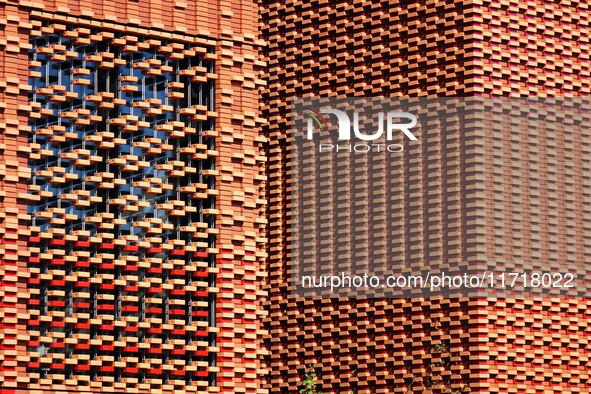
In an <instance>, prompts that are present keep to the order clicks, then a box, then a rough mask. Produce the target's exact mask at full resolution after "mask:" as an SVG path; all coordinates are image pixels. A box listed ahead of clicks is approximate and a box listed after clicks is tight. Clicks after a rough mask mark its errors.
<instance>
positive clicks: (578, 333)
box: [474, 1, 591, 393]
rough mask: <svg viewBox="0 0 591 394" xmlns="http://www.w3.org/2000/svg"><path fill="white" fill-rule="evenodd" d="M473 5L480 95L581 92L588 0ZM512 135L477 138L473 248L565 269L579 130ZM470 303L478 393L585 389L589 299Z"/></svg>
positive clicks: (577, 212)
mask: <svg viewBox="0 0 591 394" xmlns="http://www.w3.org/2000/svg"><path fill="white" fill-rule="evenodd" d="M474 10H475V17H476V18H475V19H474V21H475V22H476V23H478V24H479V26H480V27H481V28H480V29H479V33H478V36H477V37H478V40H476V41H475V43H474V51H475V52H476V53H478V54H479V60H478V62H476V63H474V66H475V70H474V91H475V92H477V94H482V95H485V96H491V95H509V96H588V95H589V93H590V92H591V71H590V70H591V57H590V54H589V38H588V37H589V32H590V30H591V9H590V5H589V4H588V3H587V2H584V1H574V2H568V3H547V2H541V1H534V2H520V1H501V2H492V1H482V2H476V3H474ZM583 113H584V114H585V115H587V114H586V112H585V111H584V112H583ZM560 115H561V114H556V116H557V118H560ZM571 121H572V119H564V122H565V123H567V124H568V123H569V122H571ZM569 129H570V128H567V129H566V130H569ZM585 133H587V134H585ZM516 137H517V136H512V135H510V133H507V132H506V131H500V130H499V132H498V133H496V134H495V136H494V138H491V136H489V138H488V139H487V140H486V141H484V144H483V147H482V150H483V160H484V163H486V165H487V166H488V167H487V168H486V174H487V177H486V187H485V191H486V195H485V197H484V204H485V206H487V207H488V208H487V210H486V211H485V215H484V217H483V218H484V220H485V222H484V226H483V236H484V237H485V240H484V242H483V244H482V248H481V249H480V251H479V253H480V254H481V255H482V256H483V258H484V259H486V261H497V260H499V261H501V262H503V263H505V264H508V263H517V264H518V263H519V261H521V260H525V259H527V260H529V261H545V260H552V261H557V262H560V263H561V264H562V265H563V266H564V267H565V269H568V267H570V266H572V264H571V263H572V261H573V260H574V259H577V261H579V262H580V261H584V262H587V261H588V260H589V251H590V249H589V248H590V241H589V231H590V228H589V214H590V212H589V208H588V203H587V201H588V200H589V195H588V190H589V179H588V177H587V175H586V174H588V167H589V163H588V161H587V159H586V157H588V155H589V146H588V141H589V135H588V131H587V130H583V135H579V133H571V132H569V131H565V132H564V133H553V134H545V135H544V134H542V135H524V136H519V139H517V138H516ZM532 146H537V147H538V149H533V148H532ZM509 149H512V150H513V152H517V151H519V152H521V153H520V155H519V157H515V156H514V154H511V153H510V152H509ZM528 152H529V153H528ZM518 170H519V171H518ZM509 179H514V180H513V181H512V182H513V184H512V185H511V187H510V188H509V187H505V188H504V190H503V191H502V192H501V191H499V190H498V189H497V187H498V186H497V185H498V184H499V182H503V183H504V184H506V185H509V182H510V181H509ZM516 182H519V187H516V185H515V183H516ZM493 185H494V186H493ZM509 190H511V192H509ZM538 199H539V200H538ZM499 228H503V229H505V232H504V233H503V234H502V235H501V234H498V233H497V230H496V229H499ZM586 277H587V278H588V275H587V276H586ZM479 309H480V311H479V312H478V314H479V317H478V318H477V319H476V321H477V322H478V324H479V327H486V330H485V332H483V335H479V336H478V339H477V346H478V347H477V348H478V352H479V355H480V356H481V362H480V363H479V365H478V371H475V376H474V378H475V385H477V387H478V388H479V390H480V391H482V392H493V393H494V392H516V391H518V390H519V391H522V392H527V391H534V390H537V391H542V390H544V391H545V392H552V393H558V392H560V393H567V392H571V393H586V392H589V391H590V390H591V379H590V365H589V357H590V356H591V353H590V351H591V346H589V343H590V341H591V332H590V331H589V326H590V323H589V322H590V319H591V304H590V302H589V300H588V299H559V298H553V299H540V298H536V299H501V300H497V299H489V300H481V301H479ZM480 330H482V328H481V329H480ZM476 382H477V383H476Z"/></svg>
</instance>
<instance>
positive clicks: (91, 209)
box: [28, 21, 218, 390]
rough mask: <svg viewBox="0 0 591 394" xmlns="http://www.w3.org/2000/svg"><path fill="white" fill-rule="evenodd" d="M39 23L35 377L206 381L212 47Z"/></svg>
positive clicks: (34, 119) (175, 384)
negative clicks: (36, 356) (36, 357)
mask: <svg viewBox="0 0 591 394" xmlns="http://www.w3.org/2000/svg"><path fill="white" fill-rule="evenodd" d="M33 24H34V26H35V27H37V29H34V30H33V31H32V33H31V36H32V38H31V43H32V46H33V48H32V50H31V54H30V66H31V71H30V76H31V82H30V84H31V85H32V93H31V96H30V97H31V105H32V111H31V114H30V125H31V129H32V130H31V133H30V138H29V142H30V143H29V147H30V148H31V154H30V161H29V163H30V166H31V167H32V169H33V174H32V178H31V182H30V185H29V190H30V194H31V196H30V198H29V200H30V205H29V212H30V214H31V216H32V225H31V227H30V229H31V237H30V239H29V241H30V243H29V247H30V252H31V254H30V257H29V263H30V264H29V268H30V270H29V272H30V273H31V278H30V279H29V284H30V287H29V289H30V293H31V299H30V301H29V310H30V313H31V315H32V318H31V320H29V322H28V325H29V328H30V332H29V333H30V335H31V342H30V343H29V347H30V351H31V352H32V353H31V354H32V355H34V354H35V353H38V354H39V358H38V359H34V360H33V361H32V362H31V365H30V368H31V369H30V374H29V377H30V378H32V379H38V381H37V382H34V383H33V384H32V385H31V387H34V386H35V385H36V384H38V385H39V386H40V387H45V388H47V389H48V390H50V389H52V388H53V389H55V388H56V387H57V386H56V385H54V384H53V382H55V381H61V382H63V384H64V385H65V386H68V385H75V386H80V385H83V386H86V385H88V386H90V387H101V389H103V390H105V389H108V387H113V388H114V389H122V388H125V387H127V386H131V387H133V388H136V387H138V388H140V389H151V390H159V389H162V388H165V389H171V388H174V389H177V390H188V389H190V388H191V387H192V388H193V389H194V390H195V389H197V388H198V387H207V386H208V385H209V383H210V382H214V381H215V368H213V363H214V360H215V349H214V347H215V331H213V330H212V329H211V326H212V325H213V319H214V316H213V315H212V309H211V306H210V302H212V300H213V294H212V289H211V288H210V286H211V284H212V283H213V281H214V280H215V279H214V276H213V274H214V273H215V272H216V271H215V268H214V262H215V257H214V256H215V250H214V246H215V215H216V212H217V211H216V209H215V196H216V195H217V191H216V190H215V177H216V175H217V170H216V169H215V157H216V156H217V155H218V152H217V151H216V150H215V141H214V137H215V131H214V130H215V123H214V121H215V118H216V117H217V114H216V112H215V111H214V83H213V81H214V80H215V78H216V75H215V73H214V71H215V69H214V63H213V59H214V54H213V48H212V47H210V46H207V44H206V43H203V44H202V45H199V44H197V43H194V42H190V43H182V42H169V41H161V40H157V39H150V38H149V37H145V36H142V37H138V36H135V35H122V34H114V33H112V32H106V31H97V30H95V29H89V28H82V27H75V26H71V25H65V24H61V25H60V24H55V23H39V22H37V21H35V22H34V23H33ZM97 383H98V384H100V386H98V385H97Z"/></svg>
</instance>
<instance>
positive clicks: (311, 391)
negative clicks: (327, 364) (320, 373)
mask: <svg viewBox="0 0 591 394" xmlns="http://www.w3.org/2000/svg"><path fill="white" fill-rule="evenodd" d="M317 385H318V377H317V376H316V371H315V370H314V368H313V367H312V366H311V365H308V367H307V368H306V372H305V373H304V379H303V380H302V384H301V385H300V394H322V393H321V392H320V391H317V389H316V386H317Z"/></svg>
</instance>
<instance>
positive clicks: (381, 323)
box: [262, 1, 591, 393]
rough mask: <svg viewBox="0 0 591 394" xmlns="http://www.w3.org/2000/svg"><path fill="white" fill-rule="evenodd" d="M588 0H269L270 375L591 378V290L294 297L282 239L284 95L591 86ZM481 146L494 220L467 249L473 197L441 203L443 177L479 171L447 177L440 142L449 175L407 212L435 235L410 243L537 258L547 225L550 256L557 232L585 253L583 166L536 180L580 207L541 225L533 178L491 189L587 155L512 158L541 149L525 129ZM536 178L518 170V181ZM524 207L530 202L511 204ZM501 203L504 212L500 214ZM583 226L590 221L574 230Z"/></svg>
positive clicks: (428, 251)
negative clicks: (449, 296)
mask: <svg viewBox="0 0 591 394" xmlns="http://www.w3.org/2000/svg"><path fill="white" fill-rule="evenodd" d="M588 7H589V6H588V5H587V4H584V3H583V2H572V3H568V4H564V3H561V4H548V3H543V2H533V3H532V2H522V1H503V2H489V1H485V2H453V3H452V2H443V1H427V2H418V1H409V2H403V3H392V2H376V1H353V2H336V3H335V2H330V3H329V2H323V1H316V2H300V1H290V2H287V3H285V2H276V1H265V2H264V3H263V12H262V15H263V20H264V21H265V25H264V26H263V30H264V33H265V35H266V36H267V38H268V41H269V47H268V48H267V50H266V52H265V53H266V56H267V61H268V65H269V68H268V74H267V75H268V82H269V89H268V91H267V92H266V94H265V96H264V103H265V106H266V107H265V111H266V114H267V117H268V119H269V128H268V133H269V138H270V141H269V166H268V169H269V184H270V187H269V203H270V208H269V219H270V220H271V222H270V226H269V236H270V245H269V250H270V258H269V262H270V272H269V283H270V287H269V291H270V297H269V303H268V308H269V310H270V315H269V319H268V320H267V324H268V327H269V333H270V335H269V336H268V341H267V344H268V347H269V350H270V357H269V363H270V366H271V374H270V380H269V387H272V388H273V389H275V390H277V391H278V392H279V391H280V392H290V390H292V389H293V388H294V387H297V386H298V385H299V384H301V382H302V380H303V379H304V376H305V371H306V368H307V367H308V366H311V367H312V368H313V369H314V370H315V373H316V376H317V378H318V381H319V389H320V390H321V391H323V392H349V391H350V390H352V391H353V392H365V393H370V392H371V393H379V392H413V391H414V392H424V391H425V390H426V389H432V390H433V391H434V392H451V391H454V392H462V391H466V390H467V389H466V386H469V388H470V390H471V391H472V392H542V391H544V392H552V393H562V392H588V391H589V387H590V381H589V364H588V358H589V353H588V351H589V350H588V349H589V330H588V326H589V318H590V312H589V311H590V307H589V303H588V302H587V301H586V300H568V299H527V300H526V299H495V298H491V299H480V300H470V301H468V300H463V299H460V300H445V301H441V300H421V299H416V300H412V301H408V300H376V301H355V300H340V301H337V300H315V299H308V300H303V299H296V298H293V297H291V296H290V295H289V281H290V278H291V272H290V265H289V259H290V254H289V250H288V245H289V233H288V228H289V223H290V221H289V220H290V219H289V204H290V201H289V193H290V191H289V187H290V185H289V176H290V175H289V174H290V166H289V160H290V156H289V149H288V147H289V138H290V136H289V130H290V127H291V126H290V119H289V109H288V108H289V97H291V96H317V95H321V96H354V95H359V96H363V95H368V96H371V95H386V96H405V95H419V96H422V95H481V94H484V95H514V96H527V95H537V94H540V95H543V94H547V95H579V94H582V95H585V94H586V93H588V92H589V81H590V80H591V77H590V74H589V55H588V51H587V50H586V48H587V47H588V45H589V44H588V40H587V38H586V37H587V35H588V34H586V32H587V31H588V29H589V17H590V14H589V8H588ZM487 142H488V143H487ZM510 142H515V143H516V144H517V145H516V146H517V147H518V148H516V147H512V148H511V149H513V150H512V151H509V150H507V149H506V150H504V151H503V150H502V154H501V156H500V157H499V156H498V155H499V153H498V152H499V151H497V153H494V154H493V152H492V151H491V150H492V149H493V147H495V146H497V145H499V144H509V143H510ZM562 142H567V144H569V145H570V144H572V143H574V142H573V141H571V140H570V139H569V138H566V139H562V138H560V139H558V140H556V141H555V145H560V143H562ZM458 143H460V146H461V141H458ZM540 143H545V141H540ZM482 144H483V146H482V147H481V148H478V149H476V151H477V152H481V153H482V154H484V157H482V159H481V160H482V163H489V164H490V163H495V167H494V168H491V167H490V166H489V167H484V166H480V165H478V166H477V167H476V168H474V170H477V171H481V170H484V169H485V168H486V171H488V173H487V175H485V174H484V173H480V174H472V175H470V176H471V177H474V176H475V177H477V178H478V179H481V180H483V181H484V182H481V184H486V186H485V187H486V193H485V194H483V195H482V198H481V199H480V200H479V201H476V206H475V205H474V202H472V204H471V207H472V209H474V208H477V212H476V211H475V212H473V213H474V214H476V215H477V216H480V217H481V219H482V220H479V221H478V223H479V225H482V224H484V225H482V226H481V227H480V230H479V234H480V235H483V234H485V236H484V237H480V236H479V244H478V246H474V245H473V247H468V241H469V238H468V237H467V235H468V232H467V231H465V229H462V228H461V227H460V229H459V231H458V230H456V229H454V228H451V227H448V225H449V224H450V223H451V224H452V225H453V223H461V222H462V217H463V215H464V213H465V212H466V208H467V207H466V206H461V202H456V201H455V200H453V199H451V200H449V201H447V202H446V203H445V204H440V202H438V201H439V200H440V198H442V197H441V196H440V195H439V194H438V192H437V190H439V187H444V188H445V189H441V190H447V189H448V188H452V190H453V188H454V185H462V184H463V182H461V181H460V179H462V174H464V175H466V174H467V173H468V172H469V170H468V169H466V168H462V167H460V168H457V169H448V171H447V177H441V176H440V175H441V171H442V168H441V163H440V162H439V156H438V155H437V154H436V153H435V152H432V154H433V156H430V158H433V160H432V161H431V160H429V162H428V163H427V165H428V171H427V173H428V174H429V175H431V174H433V176H435V177H436V178H439V179H440V182H441V183H438V181H436V183H435V184H433V186H435V187H434V188H433V189H431V188H430V189H429V190H433V193H434V195H432V196H429V193H423V192H419V191H418V192H417V193H416V194H415V193H414V190H412V191H409V193H411V194H412V195H413V196H414V197H415V198H416V199H418V200H419V201H420V202H418V205H419V207H429V208H430V209H429V210H425V211H422V212H421V214H420V215H419V216H417V217H410V218H408V222H409V223H411V227H412V229H413V230H411V231H409V232H408V233H407V235H406V240H407V241H406V242H410V243H412V242H413V239H419V238H423V239H425V240H427V238H426V236H427V234H431V235H430V236H432V237H433V236H434V238H433V239H430V241H429V242H428V243H425V244H424V246H425V247H424V248H423V249H422V248H420V247H419V248H418V249H416V250H417V253H419V254H421V253H422V254H423V255H424V257H426V258H430V259H437V258H443V259H446V258H447V257H448V253H450V252H451V253H452V254H453V253H454V251H456V250H458V251H461V252H460V257H461V258H462V259H464V258H466V257H468V256H469V257H470V258H482V259H486V261H487V262H489V263H490V264H494V259H495V258H498V257H499V256H502V257H504V258H505V259H507V261H509V260H511V259H514V258H515V257H517V258H525V257H526V256H535V257H540V256H539V253H540V249H539V248H536V246H535V245H534V244H535V242H534V243H529V242H528V241H526V240H527V239H528V237H531V234H533V233H534V229H535V228H537V229H538V230H537V231H538V233H537V237H538V238H536V237H533V239H534V240H535V239H539V240H542V241H543V240H553V241H552V243H548V242H546V244H545V245H544V248H547V249H548V250H550V253H553V252H552V250H555V251H558V250H560V249H561V246H560V245H562V246H563V247H565V248H566V249H563V251H562V252H560V253H557V255H560V256H561V257H566V256H565V255H566V254H567V252H566V251H568V250H570V251H571V252H569V253H568V254H569V257H568V258H578V259H585V258H586V255H587V253H586V249H587V248H588V245H589V240H588V238H587V237H586V236H585V234H586V225H585V224H582V223H581V221H582V220H584V218H585V217H587V216H588V213H587V211H586V209H585V208H584V206H583V205H581V203H582V201H585V200H586V198H587V197H588V196H587V195H586V192H585V189H584V184H585V183H586V179H584V177H580V175H581V174H576V175H574V176H579V180H581V179H583V182H579V183H576V182H572V181H570V180H568V179H569V177H566V176H563V175H560V176H559V179H558V182H557V184H552V185H550V183H544V182H542V181H540V182H541V183H540V182H538V183H537V185H538V186H539V187H540V190H542V194H543V193H546V191H547V192H548V195H549V196H555V197H556V198H557V200H560V198H562V197H564V199H565V200H566V201H568V204H570V205H569V211H568V212H565V211H564V208H561V207H560V204H558V203H557V204H556V205H552V203H551V205H550V206H548V207H544V208H541V207H540V208H539V209H540V214H542V215H547V222H548V223H549V225H548V226H546V227H543V226H542V227H541V226H539V225H538V224H536V223H537V222H536V221H535V220H532V215H530V214H529V213H530V212H529V210H531V209H536V208H535V207H534V208H530V207H531V205H530V202H529V201H528V200H527V198H528V194H527V189H528V188H527V187H521V188H520V192H521V193H520V194H519V195H515V194H512V193H515V189H513V190H507V189H505V190H504V192H503V193H502V194H500V193H501V192H500V191H498V190H497V189H495V188H497V187H499V185H501V184H503V185H505V184H507V182H509V177H510V176H511V174H512V175H513V176H515V175H516V174H517V173H518V170H519V171H524V170H523V166H524V164H526V166H525V168H539V170H540V171H543V172H544V173H546V171H547V177H548V178H550V179H553V178H555V177H556V176H557V174H564V173H565V172H566V173H569V172H571V171H573V169H574V168H578V167H577V166H578V165H580V164H581V162H580V161H578V162H577V164H575V163H574V162H573V160H575V161H577V160H579V159H576V158H570V156H569V154H568V153H567V151H566V150H562V149H560V148H559V149H558V152H556V155H555V159H551V158H549V157H543V156H542V152H539V154H538V156H536V158H535V159H534V158H533V157H523V158H522V159H521V161H520V163H519V164H518V165H516V164H510V161H511V158H512V156H513V155H515V154H516V152H518V151H519V149H520V148H521V149H523V150H525V149H526V148H527V149H531V145H527V141H521V140H520V141H512V140H511V138H510V137H509V136H508V134H507V133H505V134H500V135H497V136H496V138H495V141H490V140H488V141H483V142H482ZM578 144H579V145H577V148H576V149H577V151H579V152H580V151H581V145H580V142H579V143H578ZM432 149H438V147H435V146H433V147H432ZM583 149H586V146H584V148H583ZM472 153H474V152H472ZM435 158H436V159H435ZM545 160H549V161H550V163H554V162H556V161H557V162H558V163H559V166H558V167H554V166H552V165H549V167H552V168H546V167H544V166H543V165H541V164H540V163H541V162H543V161H545ZM563 160H564V161H563ZM526 162H527V163H526ZM568 162H571V164H570V165H569V164H566V163H568ZM407 164H414V165H418V164H419V161H416V162H413V163H407ZM583 167H584V166H583ZM419 168H420V166H419ZM567 168H568V169H567ZM581 168H582V167H581ZM427 173H426V174H427ZM526 176H527V174H525V173H522V176H521V178H520V179H522V180H523V179H525V177H526ZM539 178H540V179H542V178H543V176H542V175H541V174H540V175H539ZM495 181H496V183H495ZM549 185H550V186H549ZM430 197H432V198H430ZM443 198H445V197H443ZM479 198H480V197H479ZM456 203H459V206H457V205H456ZM514 204H517V205H519V206H520V207H521V209H520V210H517V211H516V212H513V216H511V215H510V213H511V210H512V207H513V205H514ZM478 207H480V208H478ZM485 207H488V208H487V209H484V208H485ZM494 207H498V210H497V211H495V212H492V209H493V208H494ZM414 209H415V210H416V207H415V208H414ZM409 212H412V211H409ZM439 215H441V218H445V219H443V222H445V224H443V223H441V222H440V220H439V219H435V223H434V227H431V225H429V223H428V221H429V220H428V219H427V218H437V217H439ZM502 217H504V219H499V218H502ZM558 218H560V219H558ZM507 221H509V222H507ZM437 223H440V225H442V227H439V228H438V225H437ZM475 224H476V223H475ZM508 225H511V227H512V228H514V230H513V232H512V236H509V234H507V235H506V236H505V237H504V238H503V241H504V242H501V241H500V239H499V237H498V231H499V229H501V228H507V226H508ZM431 229H433V232H431V233H429V230H431ZM574 229H583V230H584V231H583V232H579V231H577V233H578V234H573V233H572V232H573V230H574ZM437 230H439V231H437ZM562 230H565V231H562ZM439 234H441V235H439ZM560 234H572V237H570V238H569V237H568V236H566V235H565V236H562V235H560ZM415 237H418V238H415ZM519 238H521V239H519ZM450 241H451V242H450ZM548 245H550V248H548ZM452 257H453V256H452ZM568 258H567V260H568ZM565 261H566V260H565ZM565 349H568V350H566V351H565ZM442 360H443V363H442ZM444 365H445V367H443V366H444ZM433 367H435V368H433ZM432 380H435V384H434V382H433V381H432ZM437 382H440V383H441V384H440V385H437V384H438V383H437Z"/></svg>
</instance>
